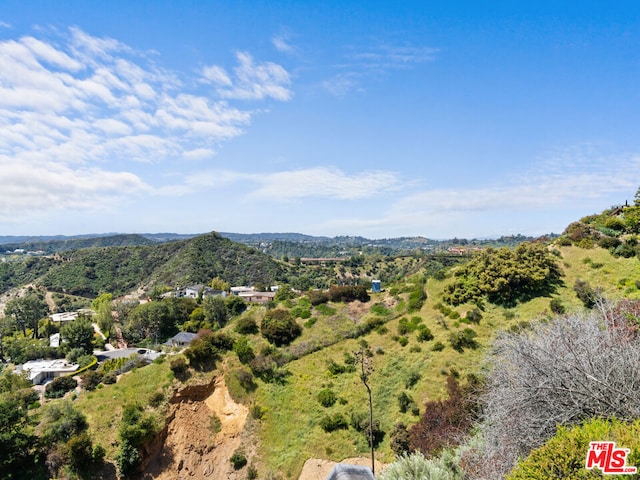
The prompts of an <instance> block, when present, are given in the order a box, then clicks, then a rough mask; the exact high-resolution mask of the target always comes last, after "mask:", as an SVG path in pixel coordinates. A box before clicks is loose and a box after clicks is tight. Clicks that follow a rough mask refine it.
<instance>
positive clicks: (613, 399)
mask: <svg viewBox="0 0 640 480" xmlns="http://www.w3.org/2000/svg"><path fill="white" fill-rule="evenodd" d="M638 313H640V304H638V303H637V302H623V303H620V304H616V305H605V306H604V308H602V309H599V311H597V312H596V311H594V312H592V313H591V314H590V315H589V316H587V317H583V316H579V315H570V316H567V317H562V318H557V319H555V320H551V321H547V322H540V323H535V324H532V325H531V328H529V329H528V330H527V331H525V332H522V333H506V332H505V333H502V334H501V335H500V336H499V337H498V338H497V339H496V341H495V347H494V351H493V354H492V358H491V359H490V361H491V364H492V365H493V370H492V371H491V372H490V374H489V377H488V379H487V385H486V389H485V394H484V395H483V404H484V407H483V414H484V417H485V419H486V421H485V422H484V423H482V424H481V426H480V433H481V434H482V435H483V437H484V439H485V440H484V446H483V447H482V449H481V450H480V453H481V455H479V458H478V464H480V465H500V466H502V470H501V471H500V472H491V473H492V476H494V478H497V475H493V473H496V474H504V473H506V471H508V470H509V469H510V468H511V467H513V466H514V465H515V463H516V461H517V459H518V458H525V457H527V456H528V455H529V453H530V451H531V450H532V449H534V448H536V447H538V446H540V445H542V444H543V443H544V442H545V441H546V440H548V439H549V438H551V437H553V436H554V435H555V433H556V428H557V425H566V426H571V425H575V424H578V423H581V422H583V421H584V420H587V419H590V418H592V417H593V416H595V415H597V416H599V417H601V418H603V419H606V418H618V419H620V420H623V421H631V420H634V419H636V418H640V391H639V390H638V388H637V385H639V384H640V370H639V369H638V360H639V359H640V343H639V342H638V331H637V323H636V322H637V321H636V318H637V317H638ZM567 392H571V394H568V393H567ZM516 411H517V412H518V415H517V416H514V415H513V414H512V413H511V412H516ZM593 440H599V439H593ZM584 454H586V452H584V453H583V455H584ZM583 461H584V457H583Z"/></svg>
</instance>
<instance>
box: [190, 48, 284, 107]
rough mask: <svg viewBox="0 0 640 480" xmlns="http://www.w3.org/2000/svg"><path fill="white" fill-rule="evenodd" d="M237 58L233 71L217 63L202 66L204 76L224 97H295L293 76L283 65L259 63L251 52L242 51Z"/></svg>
mask: <svg viewBox="0 0 640 480" xmlns="http://www.w3.org/2000/svg"><path fill="white" fill-rule="evenodd" d="M236 58H237V60H238V64H239V65H238V66H237V67H235V68H234V69H233V75H229V74H228V73H227V72H226V70H225V69H223V68H221V67H219V66H216V65H214V66H209V67H205V68H204V69H203V70H202V76H203V80H204V81H207V82H210V83H212V84H214V85H216V86H217V92H218V94H219V95H220V96H221V97H223V98H227V99H232V100H263V99H265V98H273V99H275V100H281V101H287V100H290V99H291V97H292V96H293V92H292V90H291V89H290V88H289V86H290V85H291V79H290V77H289V73H288V72H287V71H286V70H285V69H284V68H283V67H281V66H280V65H278V64H276V63H273V62H264V63H258V64H256V63H255V62H254V60H253V57H252V56H251V55H250V54H248V53H247V52H238V53H237V54H236Z"/></svg>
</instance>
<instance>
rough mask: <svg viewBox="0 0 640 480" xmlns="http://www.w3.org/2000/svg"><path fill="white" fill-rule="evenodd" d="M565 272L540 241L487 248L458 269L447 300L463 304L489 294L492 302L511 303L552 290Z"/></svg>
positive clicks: (447, 294)
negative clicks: (514, 245) (512, 246)
mask: <svg viewBox="0 0 640 480" xmlns="http://www.w3.org/2000/svg"><path fill="white" fill-rule="evenodd" d="M561 275H562V272H561V270H560V267H559V266H558V264H557V262H556V260H555V259H554V258H553V256H552V255H551V254H550V253H549V251H548V250H547V249H546V247H545V246H544V245H541V244H539V243H522V244H520V245H518V246H517V247H516V248H515V249H509V248H499V249H494V248H487V249H486V250H484V251H482V252H481V253H479V254H478V255H476V256H475V257H474V258H473V259H472V260H471V261H470V262H469V263H467V264H466V265H465V266H464V267H462V268H461V269H460V270H458V271H457V272H456V278H455V280H454V281H453V282H452V283H450V284H449V285H447V286H446V287H445V289H444V295H443V299H444V300H445V301H446V302H447V303H450V304H452V305H459V304H462V303H466V302H471V301H476V300H478V299H481V298H482V297H486V298H487V299H488V300H489V301H490V302H491V303H495V304H501V305H506V306H511V305H514V304H515V303H517V302H518V301H526V300H529V299H531V298H535V297H537V296H541V295H548V294H550V293H552V292H553V291H554V290H555V288H556V286H557V285H558V284H559V283H560V279H561Z"/></svg>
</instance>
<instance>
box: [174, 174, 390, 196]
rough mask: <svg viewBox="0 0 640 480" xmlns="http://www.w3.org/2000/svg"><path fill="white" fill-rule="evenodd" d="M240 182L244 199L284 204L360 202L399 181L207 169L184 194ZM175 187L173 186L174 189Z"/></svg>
mask: <svg viewBox="0 0 640 480" xmlns="http://www.w3.org/2000/svg"><path fill="white" fill-rule="evenodd" d="M237 182H243V183H245V185H246V189H247V191H248V194H247V198H249V199H252V200H255V199H260V200H261V201H262V200H266V201H272V202H287V201H291V200H297V199H303V198H328V199H335V200H360V199H363V198H369V197H372V196H374V195H376V194H380V193H384V192H390V191H396V190H397V189H398V188H399V186H400V179H399V178H398V176H397V175H396V174H395V173H393V172H385V171H364V172H358V173H355V174H352V175H348V174H346V173H344V172H342V171H341V170H339V169H336V168H326V167H317V168H308V169H301V170H290V171H281V172H273V173H246V172H238V171H231V170H209V171H202V172H199V173H198V174H197V175H192V176H189V177H187V178H186V179H185V185H186V187H185V189H184V191H185V192H191V193H192V192H193V191H194V189H211V188H220V187H223V186H227V185H231V184H233V183H237ZM174 188H175V187H174Z"/></svg>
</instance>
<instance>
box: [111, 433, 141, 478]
mask: <svg viewBox="0 0 640 480" xmlns="http://www.w3.org/2000/svg"><path fill="white" fill-rule="evenodd" d="M141 461H142V457H141V456H140V452H139V451H138V449H137V448H136V447H134V446H133V445H131V444H130V443H129V442H127V441H126V440H125V441H123V442H122V443H121V444H120V449H119V450H118V454H117V455H116V466H117V467H118V475H119V476H120V477H127V476H129V475H131V474H133V473H135V472H136V470H137V469H138V466H139V465H140V462H141Z"/></svg>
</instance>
